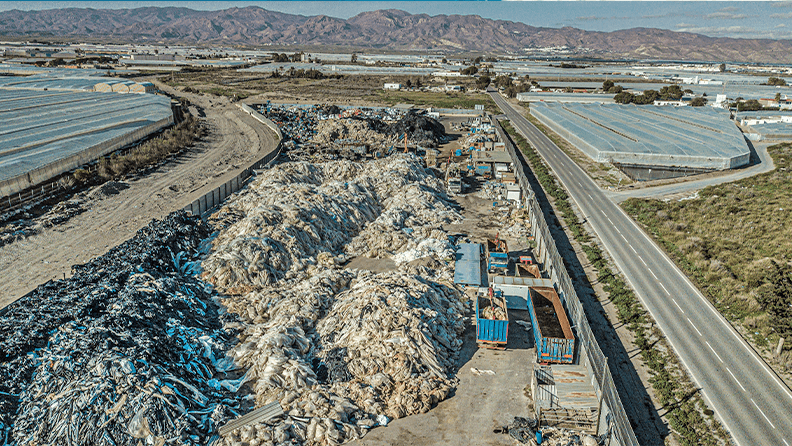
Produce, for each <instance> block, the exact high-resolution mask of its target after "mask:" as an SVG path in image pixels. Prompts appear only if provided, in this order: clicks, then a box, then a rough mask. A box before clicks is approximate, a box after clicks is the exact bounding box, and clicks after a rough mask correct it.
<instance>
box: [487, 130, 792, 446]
mask: <svg viewBox="0 0 792 446" xmlns="http://www.w3.org/2000/svg"><path fill="white" fill-rule="evenodd" d="M502 125H503V128H504V129H505V130H506V132H508V133H509V135H510V136H511V137H512V139H513V140H514V142H515V144H516V145H517V147H518V148H519V149H520V151H522V152H523V154H524V155H525V156H526V158H527V159H528V162H529V164H530V167H531V170H532V171H533V172H534V175H535V176H536V178H537V180H538V181H539V183H540V184H541V185H542V189H544V191H545V192H546V193H547V195H549V196H551V197H553V200H554V206H555V208H556V209H558V210H559V211H560V213H561V217H562V218H563V220H564V223H565V224H566V226H567V227H568V228H569V230H570V232H571V233H572V235H573V237H574V238H575V240H576V241H577V242H578V243H580V244H581V247H582V249H583V252H585V254H586V258H587V259H588V261H589V263H591V265H592V266H593V267H594V268H595V269H596V271H597V281H598V282H599V283H601V284H602V285H603V290H604V291H605V292H607V293H608V296H609V298H610V300H611V301H612V302H613V303H614V305H615V306H616V309H617V313H618V317H619V320H620V321H621V322H622V323H623V324H624V325H625V326H627V327H628V328H629V329H630V331H631V332H632V333H633V335H634V337H635V345H636V347H638V348H639V349H640V352H641V358H642V359H643V361H644V364H646V366H647V367H648V368H649V370H650V373H651V375H652V376H651V378H649V381H650V382H651V384H652V388H653V389H654V391H655V395H656V396H657V398H658V399H659V400H660V403H661V404H662V405H663V407H664V408H666V410H667V411H666V414H665V417H666V418H667V419H668V422H669V424H670V425H671V427H672V428H673V429H674V431H676V433H677V434H678V435H679V437H680V442H681V444H683V445H685V446H699V445H707V446H715V445H719V444H724V443H725V442H726V440H725V439H726V438H727V434H726V433H725V431H723V428H722V427H721V426H720V424H719V423H718V422H717V421H716V420H715V419H714V418H712V416H706V417H705V415H704V411H705V410H707V408H706V405H705V404H704V402H703V400H702V399H701V396H700V395H699V394H698V390H697V389H696V386H695V385H693V383H692V382H691V381H690V379H689V377H688V375H687V374H686V373H685V371H684V370H683V369H682V367H681V365H680V364H679V362H678V361H677V359H676V357H675V356H673V355H672V354H670V353H668V352H670V351H671V349H670V348H669V346H668V345H667V343H666V342H665V339H664V338H663V336H662V333H660V331H659V330H658V329H657V328H655V327H654V322H653V321H652V318H651V316H649V314H648V313H647V312H646V310H644V308H643V306H642V305H641V304H640V302H639V301H638V299H637V297H636V296H635V293H634V292H633V290H632V289H630V287H629V286H627V283H626V282H625V281H624V279H622V277H621V276H619V275H617V274H616V273H614V272H613V270H611V268H610V266H609V265H608V260H607V259H606V258H605V256H604V254H603V252H602V250H600V248H599V246H597V245H596V244H594V243H593V240H592V238H591V236H590V235H589V234H588V233H587V232H586V230H585V228H584V227H583V224H582V223H581V222H580V219H579V218H578V216H577V214H575V212H574V210H573V208H572V206H571V204H570V202H569V197H568V196H567V194H566V192H565V191H564V190H563V188H561V187H560V186H559V185H558V183H557V182H556V181H555V179H554V178H553V176H552V175H551V174H550V171H549V169H548V168H547V166H545V164H544V162H542V160H541V157H540V156H539V154H538V153H537V152H536V151H535V150H534V149H533V148H532V147H531V146H530V145H529V144H528V142H527V141H526V140H525V138H523V137H522V135H520V134H518V133H517V132H516V131H515V130H514V128H513V127H512V126H511V125H510V124H509V123H506V122H503V123H502ZM790 289H792V288H790ZM658 346H662V348H658Z"/></svg>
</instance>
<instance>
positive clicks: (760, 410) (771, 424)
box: [751, 398, 775, 429]
mask: <svg viewBox="0 0 792 446" xmlns="http://www.w3.org/2000/svg"><path fill="white" fill-rule="evenodd" d="M751 402H752V403H753V404H754V406H756V410H758V411H759V413H760V414H762V416H763V417H765V420H767V422H768V423H770V426H773V429H775V425H774V424H773V422H772V421H770V418H767V415H765V413H764V412H762V409H760V408H759V405H758V404H756V401H754V400H753V398H751Z"/></svg>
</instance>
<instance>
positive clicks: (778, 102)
mask: <svg viewBox="0 0 792 446" xmlns="http://www.w3.org/2000/svg"><path fill="white" fill-rule="evenodd" d="M775 101H776V104H778V105H779V106H780V105H781V93H776V95H775Z"/></svg>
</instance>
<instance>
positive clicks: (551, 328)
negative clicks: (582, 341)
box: [527, 287, 575, 364]
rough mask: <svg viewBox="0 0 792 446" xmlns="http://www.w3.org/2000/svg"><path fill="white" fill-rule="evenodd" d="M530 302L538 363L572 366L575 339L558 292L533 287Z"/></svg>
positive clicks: (530, 292) (547, 288) (529, 297)
mask: <svg viewBox="0 0 792 446" xmlns="http://www.w3.org/2000/svg"><path fill="white" fill-rule="evenodd" d="M527 300H528V313H529V314H530V316H531V329H532V331H533V335H534V341H535V342H536V358H537V362H539V363H541V364H548V363H560V364H571V363H572V362H573V361H574V359H575V336H574V335H573V334H572V328H571V327H570V325H569V319H567V315H566V312H565V311H564V305H563V304H562V303H561V298H559V296H558V293H556V290H555V288H553V287H531V288H530V289H529V296H528V299H527Z"/></svg>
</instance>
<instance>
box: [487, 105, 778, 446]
mask: <svg viewBox="0 0 792 446" xmlns="http://www.w3.org/2000/svg"><path fill="white" fill-rule="evenodd" d="M491 95H492V98H493V99H494V100H495V103H496V104H498V106H499V107H500V108H501V110H503V111H504V112H505V113H506V115H507V116H508V118H509V120H510V121H511V122H512V125H513V126H514V127H515V128H516V129H517V130H518V131H519V132H520V133H522V134H523V135H524V136H525V137H526V138H527V139H528V141H529V143H530V144H531V145H532V146H533V147H535V148H536V149H537V151H538V152H539V154H540V155H541V156H542V158H543V159H544V160H545V161H546V162H547V164H548V165H549V166H550V168H551V169H552V170H553V172H554V173H555V174H556V175H557V177H558V178H559V180H560V181H561V183H562V184H563V186H564V188H565V189H566V190H567V191H568V192H569V195H570V196H571V197H572V199H573V200H575V202H576V203H577V205H578V208H579V209H580V210H581V211H582V212H583V214H584V215H585V217H586V219H587V220H588V222H589V224H590V225H591V226H592V227H593V228H594V231H595V232H596V233H597V235H598V236H599V238H600V240H601V241H602V243H603V245H604V246H605V248H606V249H607V251H608V253H609V254H610V256H611V258H613V260H614V261H615V262H616V265H617V267H618V268H619V270H621V271H622V272H623V273H624V275H625V276H626V277H627V280H628V281H629V282H630V285H631V286H632V287H633V289H635V291H636V292H637V294H638V296H639V298H640V300H641V302H642V303H643V304H644V306H645V307H646V308H647V310H649V312H650V313H651V315H652V316H653V317H654V319H655V321H657V324H658V326H659V327H660V329H661V330H662V331H663V333H664V334H665V336H666V337H667V339H668V340H669V342H670V343H671V345H672V347H673V348H674V350H675V351H676V353H677V355H678V356H679V357H680V358H681V360H682V362H683V364H684V365H685V367H686V368H687V370H688V371H689V372H690V374H691V375H692V377H693V379H694V380H695V382H696V383H697V385H698V387H699V388H700V389H701V392H702V394H703V396H704V398H705V400H706V401H707V403H708V405H709V406H710V408H712V409H713V410H714V411H715V413H716V414H717V415H718V417H719V418H720V419H721V421H722V422H723V424H724V425H725V426H726V429H727V430H728V431H729V432H730V433H731V434H732V435H733V437H734V439H735V441H736V442H737V444H739V445H740V446H758V445H767V446H792V392H790V390H789V388H788V387H787V386H786V385H785V384H784V383H783V382H782V381H781V380H780V379H779V378H778V377H777V376H776V375H775V373H774V372H773V371H772V370H771V369H770V368H769V367H768V366H767V364H765V362H764V361H763V360H762V359H761V358H760V357H759V356H758V355H757V354H756V352H755V351H754V350H753V349H752V348H751V347H750V346H749V345H748V344H747V343H746V342H745V340H744V339H743V338H742V337H741V336H740V335H739V334H738V333H737V332H736V331H735V330H734V328H733V327H732V326H731V325H730V324H729V323H728V322H727V321H726V319H724V318H723V316H721V314H720V313H719V312H718V311H717V310H716V309H715V308H714V307H713V306H712V305H711V304H710V303H709V301H708V300H707V299H706V298H705V297H704V296H703V295H702V294H701V293H700V292H699V291H698V289H697V288H696V287H695V286H694V285H693V284H692V283H691V282H690V281H689V280H688V278H687V277H686V276H685V274H684V273H683V272H682V271H680V270H679V269H678V268H677V267H676V265H674V263H673V262H672V261H671V260H670V259H669V258H668V257H667V256H666V255H665V253H664V252H663V251H662V250H661V249H660V248H659V247H658V246H657V245H656V244H655V243H654V242H653V241H652V240H651V238H650V237H649V236H648V235H646V234H645V233H644V232H643V230H641V229H640V228H639V227H638V225H637V224H636V223H635V222H634V221H633V220H632V219H631V218H630V217H628V216H627V214H625V213H624V212H623V211H622V210H621V208H620V207H619V206H618V205H617V204H615V203H614V202H613V201H612V200H611V199H610V198H609V197H608V196H607V195H606V194H605V193H604V192H603V191H602V190H600V189H599V187H597V185H596V184H595V183H594V182H593V181H592V180H591V179H590V178H589V176H588V175H587V174H586V173H585V172H584V171H583V170H582V169H581V168H580V167H578V165H577V164H575V163H574V162H573V161H572V160H571V159H570V158H569V157H567V156H566V154H565V153H564V152H563V151H561V150H560V149H559V148H558V147H556V146H555V144H553V142H552V141H551V140H550V139H549V138H547V137H546V136H545V135H544V134H543V133H542V132H540V131H539V130H538V129H537V128H536V127H534V126H533V125H532V124H531V123H530V122H528V120H527V119H525V118H524V117H523V116H521V115H520V114H519V113H517V112H516V111H515V110H514V109H513V108H512V107H511V105H509V104H508V102H506V101H505V100H504V99H503V98H502V97H501V96H500V95H499V94H497V93H492V94H491ZM625 397H627V396H625V395H623V396H622V398H625Z"/></svg>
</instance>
